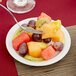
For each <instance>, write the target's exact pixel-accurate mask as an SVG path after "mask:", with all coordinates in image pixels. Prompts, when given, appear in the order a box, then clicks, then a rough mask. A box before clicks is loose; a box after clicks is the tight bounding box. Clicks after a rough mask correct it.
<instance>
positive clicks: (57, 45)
mask: <svg viewBox="0 0 76 76" xmlns="http://www.w3.org/2000/svg"><path fill="white" fill-rule="evenodd" d="M63 46H64V45H63V43H62V42H55V43H54V48H55V49H56V50H57V51H62V49H63Z"/></svg>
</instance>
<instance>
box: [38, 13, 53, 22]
mask: <svg viewBox="0 0 76 76" xmlns="http://www.w3.org/2000/svg"><path fill="white" fill-rule="evenodd" d="M44 17H45V18H48V19H49V20H50V21H51V20H52V19H51V17H50V16H48V15H47V14H46V13H44V12H42V13H41V14H40V16H39V17H38V18H37V20H39V18H44Z"/></svg>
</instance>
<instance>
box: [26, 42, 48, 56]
mask: <svg viewBox="0 0 76 76" xmlns="http://www.w3.org/2000/svg"><path fill="white" fill-rule="evenodd" d="M27 45H28V50H29V55H30V56H33V57H40V54H41V50H42V49H44V48H46V47H47V46H48V45H47V44H46V43H42V42H28V43H27Z"/></svg>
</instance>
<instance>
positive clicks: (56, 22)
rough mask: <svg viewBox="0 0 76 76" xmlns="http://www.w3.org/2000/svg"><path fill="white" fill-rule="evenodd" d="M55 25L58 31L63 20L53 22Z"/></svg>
mask: <svg viewBox="0 0 76 76" xmlns="http://www.w3.org/2000/svg"><path fill="white" fill-rule="evenodd" d="M53 23H54V24H55V25H56V26H57V28H58V29H60V28H61V20H56V21H53Z"/></svg>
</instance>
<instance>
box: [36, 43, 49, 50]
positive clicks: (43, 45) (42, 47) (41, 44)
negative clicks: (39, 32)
mask: <svg viewBox="0 0 76 76" xmlns="http://www.w3.org/2000/svg"><path fill="white" fill-rule="evenodd" d="M36 43H37V44H38V45H39V46H40V48H41V49H45V48H46V47H47V46H48V44H46V43H44V42H36Z"/></svg>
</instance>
